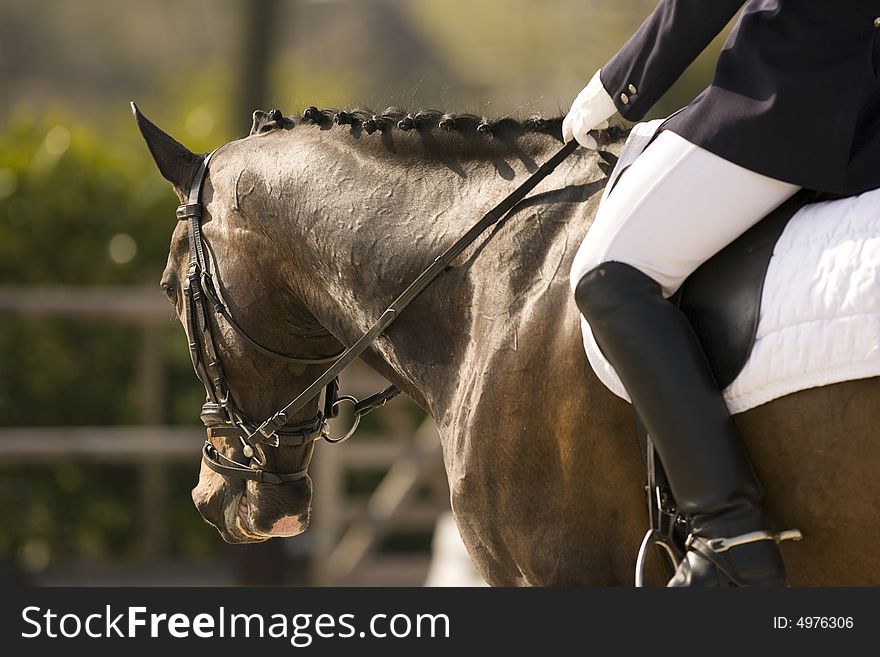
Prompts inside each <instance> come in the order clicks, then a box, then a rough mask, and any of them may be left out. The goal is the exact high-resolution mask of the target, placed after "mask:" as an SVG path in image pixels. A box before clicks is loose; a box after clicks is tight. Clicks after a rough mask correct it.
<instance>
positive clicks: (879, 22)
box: [874, 16, 880, 27]
mask: <svg viewBox="0 0 880 657" xmlns="http://www.w3.org/2000/svg"><path fill="white" fill-rule="evenodd" d="M874 27H880V16H878V17H877V18H875V19H874Z"/></svg>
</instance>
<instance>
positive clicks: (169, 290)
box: [162, 285, 177, 303]
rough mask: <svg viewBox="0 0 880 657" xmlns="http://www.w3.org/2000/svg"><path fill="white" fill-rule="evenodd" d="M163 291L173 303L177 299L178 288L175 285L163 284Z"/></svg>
mask: <svg viewBox="0 0 880 657" xmlns="http://www.w3.org/2000/svg"><path fill="white" fill-rule="evenodd" d="M162 291H163V292H164V293H165V296H166V297H168V299H169V300H170V301H171V302H172V303H173V302H176V301H177V288H176V287H175V286H174V285H163V286H162Z"/></svg>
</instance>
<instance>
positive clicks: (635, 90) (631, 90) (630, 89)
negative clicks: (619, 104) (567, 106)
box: [627, 19, 880, 94]
mask: <svg viewBox="0 0 880 657" xmlns="http://www.w3.org/2000/svg"><path fill="white" fill-rule="evenodd" d="M877 20H880V19H877ZM627 89H629V92H630V93H631V94H635V93H638V92H639V90H638V89H636V87H635V85H632V84H631V85H629V86H628V87H627Z"/></svg>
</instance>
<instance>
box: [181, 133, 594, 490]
mask: <svg viewBox="0 0 880 657" xmlns="http://www.w3.org/2000/svg"><path fill="white" fill-rule="evenodd" d="M577 147H578V143H577V142H576V141H574V140H572V141H570V142H569V143H568V144H566V145H565V146H563V147H562V148H561V149H560V150H559V151H558V152H557V153H556V154H555V155H553V157H551V158H550V159H549V160H548V161H547V162H545V163H544V164H543V165H541V167H539V168H538V170H537V171H535V172H534V173H533V174H532V175H531V176H529V177H528V178H527V179H526V180H525V181H523V183H522V184H521V185H520V186H519V187H517V188H516V189H515V190H514V191H513V192H512V193H511V194H510V195H509V196H507V197H506V198H505V199H504V200H502V201H501V202H500V203H499V204H498V205H496V206H495V207H494V208H492V209H491V210H490V211H489V212H488V213H486V214H485V215H484V216H483V218H482V219H480V221H478V222H477V223H476V224H474V226H472V227H471V229H470V230H468V231H467V232H466V233H465V234H464V235H463V236H462V237H460V238H459V239H458V240H457V241H456V242H455V243H454V244H453V245H452V246H450V247H449V248H448V249H446V251H444V252H443V253H442V254H440V255H439V256H438V257H437V258H436V259H435V260H434V262H433V263H432V264H431V265H430V266H429V267H428V268H427V269H425V270H424V271H423V272H422V273H421V274H420V275H419V276H418V277H416V279H415V280H414V281H413V282H412V283H411V284H410V285H409V286H408V287H407V288H406V289H405V290H404V291H403V292H401V293H400V295H399V296H398V297H397V298H396V299H394V301H392V302H391V305H389V306H388V308H387V309H386V310H385V311H384V312H383V313H382V314H381V315H380V316H379V319H378V320H376V322H375V323H374V324H373V326H372V327H371V328H370V329H369V330H368V331H367V332H366V333H364V335H363V336H361V338H360V339H359V340H358V341H357V342H355V343H354V344H353V345H351V346H350V347H348V348H347V349H345V350H344V351H342V352H341V353H338V354H335V355H333V356H322V357H315V358H308V357H305V358H303V357H294V356H288V355H286V354H282V353H279V352H276V351H273V350H271V349H269V348H267V347H265V346H263V345H261V344H260V343H258V342H257V341H255V340H254V339H253V338H251V337H250V336H249V335H248V334H247V333H246V332H245V331H244V330H243V329H242V328H241V326H240V325H239V324H238V323H237V322H236V321H235V319H234V318H233V317H232V314H231V312H230V311H229V307H228V304H226V303H225V301H224V300H223V297H222V295H221V292H220V290H221V288H222V286H218V285H215V284H214V280H213V278H212V276H211V273H210V268H209V266H208V260H207V258H206V249H205V248H204V242H203V238H202V231H201V218H202V213H203V204H202V202H201V195H202V187H203V185H204V180H205V176H206V174H207V170H208V163H209V162H210V160H211V157H212V156H213V155H214V152H216V151H214V152H212V153H210V154H209V155H208V156H207V157H205V159H204V160H203V161H202V164H201V166H200V167H199V169H198V171H197V172H196V175H195V178H194V179H193V182H192V185H191V187H190V191H189V196H188V198H187V203H186V204H184V205H181V206H180V207H178V209H177V217H178V219H179V220H180V221H186V222H187V224H188V229H189V252H190V263H189V271H188V274H187V280H186V284H185V288H184V292H185V295H184V299H185V318H186V324H185V327H184V328H185V330H186V334H187V338H188V341H189V351H190V357H191V359H192V362H193V369H194V370H195V372H196V375H197V376H198V377H199V379H200V380H201V381H202V383H203V384H204V385H205V389H206V390H207V393H208V399H209V401H208V402H207V403H206V404H205V405H204V407H203V408H202V421H203V422H204V424H205V425H206V426H207V427H208V429H209V434H210V435H211V436H218V437H220V436H227V437H236V438H238V439H239V441H240V443H241V446H242V450H241V451H242V454H243V456H244V457H245V458H247V459H250V461H249V463H242V462H239V461H236V460H234V459H230V458H228V457H226V456H224V455H223V454H221V453H220V452H219V451H218V450H217V449H216V448H215V447H214V446H213V445H212V444H211V442H210V440H207V441H206V442H205V445H204V448H203V449H202V461H203V462H204V463H205V465H206V466H207V467H209V468H210V469H211V470H213V471H214V472H217V473H218V474H221V475H223V476H225V477H230V478H238V479H249V480H253V481H258V482H262V483H272V484H283V483H287V482H291V481H298V480H300V479H303V478H305V477H306V474H307V470H308V465H309V461H310V460H311V455H312V451H313V449H314V442H315V440H317V439H319V438H324V439H326V440H327V441H328V442H332V443H336V442H342V441H344V440H345V439H347V438H348V437H349V436H351V435H352V433H353V432H354V430H355V428H356V427H357V422H358V421H359V420H360V417H361V415H364V414H366V413H368V412H370V411H372V410H374V409H376V408H378V407H380V406H382V405H384V404H385V402H387V401H388V400H389V399H391V398H392V397H394V396H395V395H397V394H399V392H400V390H398V389H397V387H396V386H393V385H392V386H388V387H387V388H385V389H384V390H382V391H381V392H379V393H376V394H375V395H372V396H371V397H368V398H366V399H363V400H356V399H354V398H353V397H349V396H344V397H338V398H337V396H336V393H337V390H338V380H339V379H338V377H339V373H340V372H342V370H344V369H345V368H346V367H348V365H349V364H351V363H352V361H354V360H355V359H356V358H357V357H358V356H359V355H360V354H361V353H363V352H364V350H366V349H367V348H368V347H369V346H370V345H371V344H372V343H373V341H375V340H376V338H378V337H379V335H381V334H382V332H383V331H385V329H387V328H388V327H389V326H390V325H391V324H392V323H393V322H394V320H395V319H397V317H398V316H399V314H400V312H401V311H402V310H403V309H404V308H406V306H408V305H409V303H410V302H411V301H412V300H413V299H415V298H416V297H417V296H418V295H419V294H420V293H421V292H422V291H423V290H424V289H425V288H426V287H428V285H430V284H431V283H432V282H433V281H434V280H435V279H436V278H437V277H438V276H440V275H441V274H442V273H443V272H444V271H445V270H446V268H447V267H448V266H449V265H450V264H451V263H452V261H453V260H455V258H457V257H458V256H459V255H460V254H461V253H462V252H463V251H464V250H465V249H466V248H467V247H468V246H470V245H471V244H473V242H474V241H475V240H476V239H477V238H478V237H479V236H480V235H481V234H482V233H483V232H485V231H486V229H488V228H489V227H490V226H493V225H495V224H496V223H498V222H499V221H501V220H502V219H504V218H505V217H507V216H508V215H509V214H510V213H511V211H512V210H513V209H514V208H515V207H516V205H517V204H518V203H519V202H520V201H521V200H522V199H523V198H525V196H526V195H527V194H528V193H529V192H530V191H532V190H533V189H534V188H535V187H536V186H537V185H538V184H539V183H540V182H541V181H542V180H544V178H546V177H547V176H548V175H549V174H550V173H551V172H552V171H553V170H554V169H555V168H556V167H557V166H559V164H560V163H561V162H562V161H563V160H564V159H565V158H566V157H568V156H569V155H570V154H571V153H572V152H574V150H575V149H576V148H577ZM490 239H491V236H490ZM209 304H210V308H211V309H212V310H213V311H214V312H215V314H217V315H219V316H221V317H223V319H224V320H225V321H226V322H227V323H228V324H229V325H230V326H231V327H232V328H233V329H234V330H235V331H236V333H238V334H239V335H241V336H243V337H244V338H245V340H246V342H247V343H248V344H250V345H251V346H252V347H254V348H255V349H257V351H259V352H261V353H263V354H265V355H268V356H271V357H274V358H279V359H282V360H286V361H288V362H293V363H303V364H318V363H327V362H331V361H332V362H333V365H331V366H330V367H329V368H328V369H327V370H326V371H325V372H324V373H323V374H322V375H321V376H320V377H319V378H318V379H316V380H315V381H314V382H313V383H312V384H311V385H310V386H309V387H308V388H306V389H305V390H304V391H303V392H302V393H300V394H299V395H298V396H297V397H296V398H295V399H293V400H292V401H291V402H289V403H288V404H287V405H286V406H284V408H282V409H281V410H280V411H278V412H277V413H275V414H274V415H273V416H272V417H270V418H269V419H267V420H265V421H264V422H262V423H261V424H259V425H258V424H257V423H255V422H253V421H252V420H251V419H250V418H248V417H247V416H246V415H244V413H242V412H241V410H240V409H239V407H238V405H237V404H236V403H235V401H234V399H233V397H232V395H231V394H230V391H229V389H228V387H227V386H226V380H225V377H224V376H223V371H222V368H221V366H220V360H219V358H218V357H217V350H216V347H215V345H214V340H213V337H212V334H211V325H210V322H209V319H208V314H207V311H208V306H209ZM203 355H204V357H203ZM322 389H325V398H324V410H323V412H322V411H318V413H317V415H316V416H315V417H314V418H313V419H312V420H309V421H306V422H299V423H295V424H294V423H292V421H291V420H290V419H289V418H291V417H293V416H295V415H296V413H297V412H298V411H300V410H301V409H302V408H303V407H305V405H306V404H307V403H308V402H309V401H311V400H312V399H314V398H315V397H316V396H317V395H319V394H320V393H321V390H322ZM341 401H349V402H351V403H352V404H353V405H354V412H355V424H354V426H353V427H352V428H351V429H350V430H349V432H348V433H347V434H346V435H345V436H343V437H342V438H339V439H332V438H330V437H329V435H328V432H327V423H326V418H328V417H335V415H336V413H337V410H338V409H337V406H338V404H339V403H340V402H341ZM263 446H269V447H293V446H305V447H306V450H305V454H304V456H303V458H302V459H301V463H302V467H300V469H299V470H297V471H296V472H293V473H289V474H279V473H273V472H267V471H266V470H264V469H263V466H264V465H265V461H264V459H263V458H262V456H261V450H262V447H263Z"/></svg>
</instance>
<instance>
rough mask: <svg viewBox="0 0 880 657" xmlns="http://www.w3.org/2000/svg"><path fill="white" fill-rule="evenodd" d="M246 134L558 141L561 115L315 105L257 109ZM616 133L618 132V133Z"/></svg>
mask: <svg viewBox="0 0 880 657" xmlns="http://www.w3.org/2000/svg"><path fill="white" fill-rule="evenodd" d="M253 121H254V122H253V126H252V127H251V132H250V134H252V135H254V134H262V133H266V132H271V131H272V130H290V129H292V128H294V127H296V126H297V125H300V124H303V123H305V124H313V125H328V126H331V125H350V126H351V127H352V129H356V130H360V131H363V132H366V133H367V134H373V133H374V132H384V131H386V130H402V131H405V132H406V131H410V130H424V131H433V130H440V131H444V132H460V133H477V134H480V135H484V136H486V137H492V136H493V135H502V134H503V135H505V136H507V137H511V136H516V135H519V134H524V133H539V134H546V135H550V136H552V137H555V138H556V139H558V140H560V141H562V117H555V118H545V117H543V116H540V115H536V116H531V117H529V118H527V119H525V120H524V121H520V120H517V119H514V118H511V117H501V118H496V119H489V118H486V117H484V116H477V115H476V114H453V113H447V112H442V111H440V110H433V109H429V110H420V111H418V112H415V113H409V112H407V111H406V110H403V109H401V108H399V107H388V108H386V109H384V110H383V111H382V112H379V113H376V112H374V111H373V110H370V109H367V108H363V107H359V108H356V109H352V110H337V109H332V108H327V109H318V108H317V107H314V106H312V107H307V108H306V110H305V111H304V112H303V113H302V116H299V117H286V116H284V115H283V114H282V112H281V110H278V109H273V110H271V111H269V112H264V111H262V110H257V111H255V112H254V116H253ZM603 133H604V134H606V135H607V136H608V137H609V138H610V139H616V138H617V137H619V136H620V134H623V131H622V130H621V129H619V128H609V129H607V130H605V131H603ZM618 133H620V134H618Z"/></svg>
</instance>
